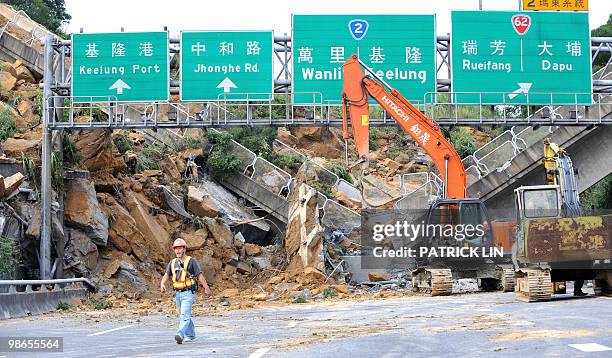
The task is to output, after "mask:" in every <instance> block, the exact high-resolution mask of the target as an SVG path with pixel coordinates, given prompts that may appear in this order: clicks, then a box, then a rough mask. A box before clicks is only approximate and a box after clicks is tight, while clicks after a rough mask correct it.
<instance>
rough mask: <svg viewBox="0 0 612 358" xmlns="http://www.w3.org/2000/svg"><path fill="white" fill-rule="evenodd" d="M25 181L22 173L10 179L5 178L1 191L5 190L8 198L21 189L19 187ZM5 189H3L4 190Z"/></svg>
mask: <svg viewBox="0 0 612 358" xmlns="http://www.w3.org/2000/svg"><path fill="white" fill-rule="evenodd" d="M24 180H25V176H24V175H23V174H21V173H15V174H13V175H11V176H10V177H8V178H3V184H1V185H0V188H1V189H4V190H3V191H4V193H3V194H6V196H9V195H11V193H13V192H14V191H15V190H17V189H19V186H20V185H21V184H22V183H23V181H24ZM2 187H3V188H2Z"/></svg>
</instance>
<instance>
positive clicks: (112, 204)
mask: <svg viewBox="0 0 612 358" xmlns="http://www.w3.org/2000/svg"><path fill="white" fill-rule="evenodd" d="M97 197H98V199H99V200H100V201H101V202H104V204H106V205H107V207H108V210H107V211H109V212H110V213H111V214H110V216H112V217H113V219H112V220H110V221H111V223H110V227H109V230H108V239H109V241H110V243H111V244H112V245H113V246H114V247H116V248H117V249H119V251H122V252H125V253H130V252H132V253H134V255H136V257H137V258H138V259H139V260H141V261H144V260H146V259H147V258H150V259H152V258H153V257H150V247H149V242H148V241H147V240H146V239H145V237H144V235H143V233H142V232H141V231H140V230H139V229H138V226H137V225H136V220H134V218H133V217H132V215H130V212H129V211H128V210H127V209H126V208H124V207H123V206H121V205H120V204H119V203H117V202H116V201H115V199H114V198H113V197H112V196H111V195H109V194H106V193H98V194H97Z"/></svg>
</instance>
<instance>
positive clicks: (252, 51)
mask: <svg viewBox="0 0 612 358" xmlns="http://www.w3.org/2000/svg"><path fill="white" fill-rule="evenodd" d="M259 51H261V48H260V47H259V41H247V56H249V55H259Z"/></svg>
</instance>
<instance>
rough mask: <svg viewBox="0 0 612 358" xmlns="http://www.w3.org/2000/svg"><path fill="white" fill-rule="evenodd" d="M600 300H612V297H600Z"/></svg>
mask: <svg viewBox="0 0 612 358" xmlns="http://www.w3.org/2000/svg"><path fill="white" fill-rule="evenodd" d="M599 298H605V299H606V300H612V297H608V296H599Z"/></svg>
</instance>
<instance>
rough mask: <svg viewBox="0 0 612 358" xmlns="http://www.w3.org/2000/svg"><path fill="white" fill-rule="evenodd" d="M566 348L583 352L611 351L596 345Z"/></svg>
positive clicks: (572, 345)
mask: <svg viewBox="0 0 612 358" xmlns="http://www.w3.org/2000/svg"><path fill="white" fill-rule="evenodd" d="M568 346H570V347H572V348H575V349H577V350H579V351H583V352H603V351H612V348H610V347H606V346H603V345H601V344H597V343H581V344H568Z"/></svg>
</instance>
